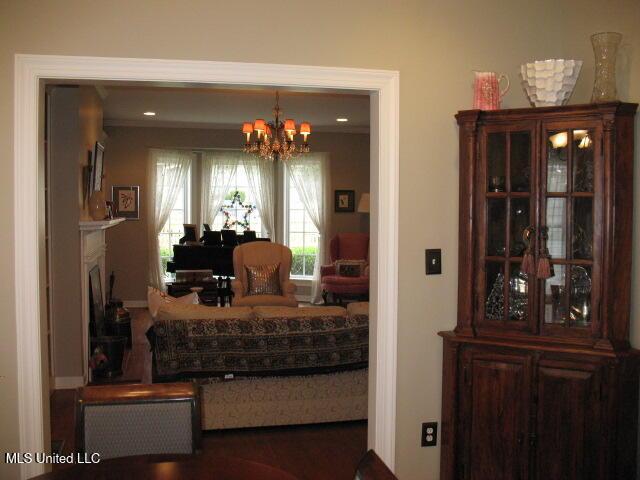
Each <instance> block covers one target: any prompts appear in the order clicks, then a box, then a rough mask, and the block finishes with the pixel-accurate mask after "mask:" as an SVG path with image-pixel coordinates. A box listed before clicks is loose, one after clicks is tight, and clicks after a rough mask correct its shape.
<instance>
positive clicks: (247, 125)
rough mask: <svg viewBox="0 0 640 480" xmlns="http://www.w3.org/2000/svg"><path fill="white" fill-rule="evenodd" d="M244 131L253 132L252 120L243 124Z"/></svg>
mask: <svg viewBox="0 0 640 480" xmlns="http://www.w3.org/2000/svg"><path fill="white" fill-rule="evenodd" d="M242 133H253V125H252V124H251V123H250V122H244V123H243V124H242Z"/></svg>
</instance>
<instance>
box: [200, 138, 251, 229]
mask: <svg viewBox="0 0 640 480" xmlns="http://www.w3.org/2000/svg"><path fill="white" fill-rule="evenodd" d="M244 155H246V154H245V153H244V152H240V151H238V152H234V151H226V150H213V151H209V152H203V153H202V184H201V185H202V186H201V188H202V189H201V194H202V198H201V212H202V223H208V224H209V225H213V220H214V219H215V218H216V215H217V214H218V212H219V210H220V207H221V206H222V203H223V202H224V197H225V196H226V195H227V194H228V193H229V188H230V187H231V181H232V180H233V179H234V177H235V173H236V170H237V169H238V165H240V164H241V163H242V160H243V157H244Z"/></svg>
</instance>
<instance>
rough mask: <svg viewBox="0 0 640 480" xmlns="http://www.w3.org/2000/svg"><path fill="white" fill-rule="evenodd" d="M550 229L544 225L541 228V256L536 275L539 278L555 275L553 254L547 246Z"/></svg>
mask: <svg viewBox="0 0 640 480" xmlns="http://www.w3.org/2000/svg"><path fill="white" fill-rule="evenodd" d="M548 232H549V229H548V228H547V227H542V228H541V229H540V256H539V257H538V268H537V269H536V277H538V278H539V279H542V280H544V279H547V278H551V277H553V276H554V275H555V273H554V271H553V265H552V264H551V255H549V249H548V248H547V240H548V239H549V233H548Z"/></svg>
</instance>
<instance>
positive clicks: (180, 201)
mask: <svg viewBox="0 0 640 480" xmlns="http://www.w3.org/2000/svg"><path fill="white" fill-rule="evenodd" d="M190 199H191V169H189V171H188V172H187V175H186V176H185V181H184V185H182V187H181V188H180V192H179V193H178V198H177V200H176V203H175V204H174V206H173V209H172V210H171V214H170V215H169V219H168V220H167V223H165V224H164V227H163V228H162V230H161V231H160V234H159V235H158V243H159V244H160V261H161V262H162V273H163V274H164V276H165V278H166V277H167V276H168V275H167V262H168V261H169V260H171V258H172V257H173V245H175V244H177V243H179V240H180V238H182V237H183V236H184V228H183V224H184V223H189V220H190V206H191V202H190Z"/></svg>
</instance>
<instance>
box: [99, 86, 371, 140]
mask: <svg viewBox="0 0 640 480" xmlns="http://www.w3.org/2000/svg"><path fill="white" fill-rule="evenodd" d="M97 88H98V90H99V91H100V93H101V95H102V97H103V103H104V124H105V125H106V126H115V125H124V126H158V127H187V128H219V129H223V128H232V129H236V128H237V129H240V128H241V127H242V123H243V122H249V121H253V120H255V119H256V118H263V119H265V120H267V121H268V120H270V119H272V118H273V106H274V104H275V89H267V88H247V89H238V88H224V87H223V88H218V87H217V88H215V89H214V88H206V87H205V88H191V87H188V88H179V87H178V88H176V87H158V86H122V85H102V86H98V87H97ZM280 108H281V110H282V112H283V114H282V116H283V119H284V118H293V119H294V120H295V121H296V123H298V124H299V123H300V122H302V121H307V122H310V123H311V126H312V129H315V130H316V131H331V132H346V133H367V132H368V131H369V96H368V95H367V94H366V92H362V93H359V94H355V93H352V92H349V93H345V92H340V93H336V92H326V91H325V92H301V91H291V90H282V89H281V90H280ZM146 111H153V112H155V113H156V115H155V116H153V117H148V116H145V115H143V113H144V112H146ZM336 118H348V119H349V121H348V122H337V121H336Z"/></svg>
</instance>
